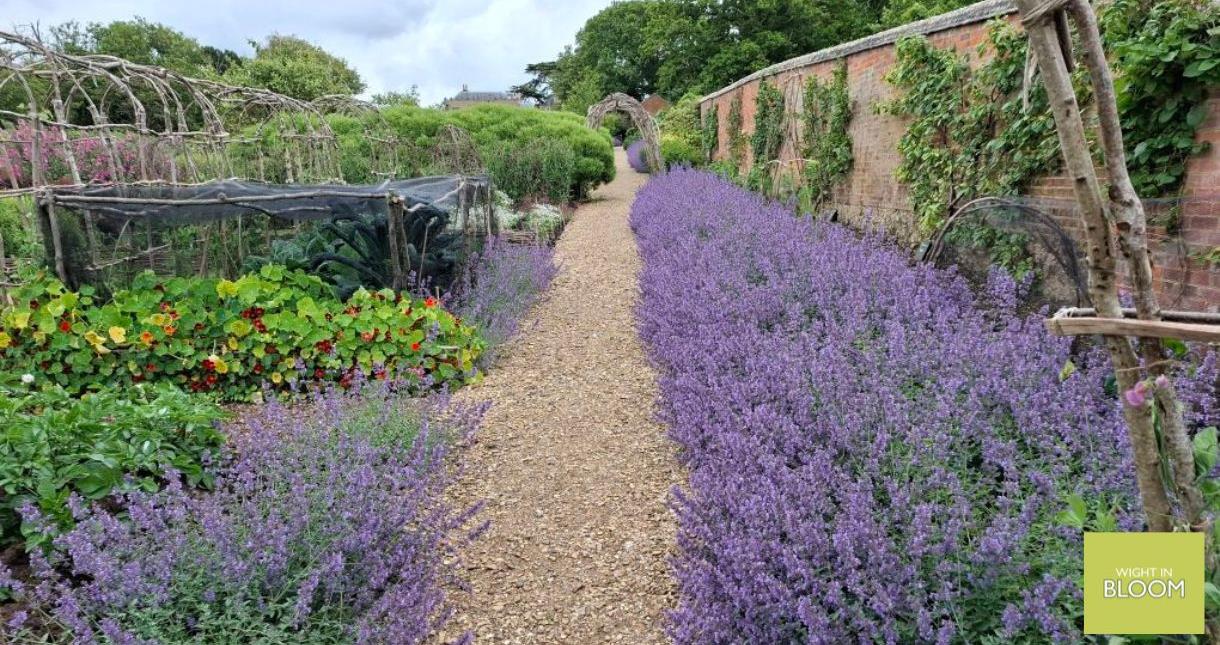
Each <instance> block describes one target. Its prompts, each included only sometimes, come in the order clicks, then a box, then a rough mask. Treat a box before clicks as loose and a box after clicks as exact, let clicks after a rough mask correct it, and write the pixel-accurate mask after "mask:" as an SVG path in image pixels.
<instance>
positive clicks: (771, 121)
mask: <svg viewBox="0 0 1220 645" xmlns="http://www.w3.org/2000/svg"><path fill="white" fill-rule="evenodd" d="M783 142H784V93H783V92H781V91H780V90H779V88H778V87H776V86H774V85H772V84H771V83H768V82H767V81H766V80H763V81H760V82H759V84H758V95H757V96H756V97H755V98H754V134H753V135H751V137H750V148H751V150H753V152H754V165H755V166H759V167H762V168H763V169H764V171H765V170H767V166H768V164H770V163H771V162H772V161H775V160H776V159H778V158H779V149H780V146H781V145H782V144H783Z"/></svg>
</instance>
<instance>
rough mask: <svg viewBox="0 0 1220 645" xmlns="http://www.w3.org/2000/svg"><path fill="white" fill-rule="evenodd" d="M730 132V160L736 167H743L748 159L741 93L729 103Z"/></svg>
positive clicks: (728, 123)
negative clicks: (742, 129)
mask: <svg viewBox="0 0 1220 645" xmlns="http://www.w3.org/2000/svg"><path fill="white" fill-rule="evenodd" d="M725 125H726V126H727V127H728V132H729V161H730V162H731V163H732V166H733V168H734V169H738V168H741V166H742V164H743V163H745V160H746V144H747V143H748V142H747V141H746V135H745V134H744V133H743V132H742V131H741V127H742V118H741V94H735V95H734V96H733V100H732V101H731V102H730V103H729V116H728V122H727V123H725Z"/></svg>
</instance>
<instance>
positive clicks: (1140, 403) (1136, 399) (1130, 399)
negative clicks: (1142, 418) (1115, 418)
mask: <svg viewBox="0 0 1220 645" xmlns="http://www.w3.org/2000/svg"><path fill="white" fill-rule="evenodd" d="M1160 378H1165V377H1163V376H1162V377H1160ZM1123 400H1124V401H1126V402H1127V405H1129V406H1131V407H1133V408H1142V407H1144V404H1145V403H1147V402H1148V382H1147V381H1140V382H1139V383H1136V384H1135V386H1134V387H1132V388H1131V389H1130V390H1127V391H1126V392H1123Z"/></svg>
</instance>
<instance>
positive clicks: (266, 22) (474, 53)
mask: <svg viewBox="0 0 1220 645" xmlns="http://www.w3.org/2000/svg"><path fill="white" fill-rule="evenodd" d="M609 4H610V0H485V1H483V2H476V1H473V0H383V1H378V0H296V1H294V2H286V1H284V0H275V1H272V2H259V1H257V0H190V1H182V0H170V1H169V2H166V1H165V0H109V1H105V2H103V1H93V2H89V1H82V0H0V21H2V22H0V24H2V25H3V27H4V28H5V29H12V28H13V27H14V26H15V25H25V24H31V23H39V24H41V25H43V26H50V25H54V24H58V23H61V22H65V21H68V20H76V21H78V22H82V23H87V22H93V21H98V22H108V21H111V20H118V19H127V18H131V17H133V16H142V17H144V18H147V19H149V20H151V21H153V22H160V23H164V24H167V25H169V26H171V27H174V28H175V29H178V30H179V31H182V32H184V33H186V34H187V35H189V36H193V37H195V38H196V39H198V40H199V41H200V42H202V43H204V44H209V45H213V46H218V47H223V48H227V49H232V50H234V51H237V52H239V53H242V54H245V55H248V54H251V53H252V50H251V48H250V46H249V44H248V42H247V41H249V40H251V39H255V40H261V39H262V38H263V37H264V36H266V35H268V34H270V33H273V32H274V33H281V34H291V35H296V36H301V37H303V38H305V39H307V40H310V41H313V42H315V43H318V44H319V45H322V46H323V47H325V48H326V49H327V50H329V51H331V52H333V53H335V54H338V55H339V56H341V57H342V58H344V59H346V60H347V61H348V62H349V63H351V64H352V66H354V67H355V68H356V70H357V71H359V72H360V75H361V76H362V77H363V78H364V80H365V82H366V83H368V86H369V92H370V93H373V92H380V91H385V90H405V89H407V88H409V87H411V86H412V85H418V86H419V92H420V97H421V99H422V101H423V103H424V104H425V105H430V104H433V103H438V102H440V100H441V99H443V98H445V97H447V96H450V95H452V94H453V93H454V92H456V91H457V90H459V89H460V88H461V86H462V84H463V83H465V84H468V85H469V86H470V89H472V90H476V89H477V90H505V89H507V88H508V86H510V85H514V84H516V83H520V82H521V81H523V80H525V79H526V78H527V76H526V75H525V73H524V71H523V70H524V68H525V65H526V64H527V63H532V62H537V61H540V60H549V59H551V58H553V57H554V56H555V54H557V53H558V52H559V51H560V50H562V49H563V47H564V45H567V44H570V43H571V42H572V40H573V38H574V37H575V35H576V31H577V30H578V29H579V28H580V26H581V25H582V24H584V21H585V20H586V19H588V18H589V17H590V16H592V15H593V14H595V13H597V11H599V10H600V9H602V8H603V7H605V6H607V5H609Z"/></svg>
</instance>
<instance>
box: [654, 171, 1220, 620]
mask: <svg viewBox="0 0 1220 645" xmlns="http://www.w3.org/2000/svg"><path fill="white" fill-rule="evenodd" d="M631 223H632V226H633V228H634V230H635V231H636V233H637V235H638V238H639V242H640V251H641V255H642V257H643V260H644V269H643V272H642V274H641V278H640V281H641V290H642V303H641V309H640V330H641V335H642V337H643V338H644V340H645V342H646V344H647V345H648V347H649V349H650V352H651V354H652V357H653V358H654V360H655V361H656V363H657V365H658V366H659V368H660V370H661V375H662V376H661V379H660V388H661V393H662V398H663V405H662V410H663V416H664V418H665V420H666V421H667V423H668V425H669V427H670V434H671V436H672V437H673V438H674V439H675V440H676V441H677V442H678V443H679V444H680V445H681V446H682V448H683V450H684V452H683V455H684V458H685V460H686V462H687V466H688V468H689V472H690V484H689V489H688V490H686V491H683V492H681V493H680V494H679V495H677V497H676V499H675V507H676V512H677V514H678V518H679V536H678V543H679V548H680V553H679V555H678V557H677V559H676V563H675V570H676V575H677V578H678V581H679V601H678V606H677V609H676V610H675V611H674V612H673V613H672V614H671V616H670V620H671V624H670V633H671V636H672V637H673V639H674V640H675V641H676V642H678V643H736V642H752V643H781V642H783V643H787V642H819V643H838V642H887V643H914V642H941V643H947V642H1037V643H1044V642H1052V641H1058V642H1079V641H1080V640H1081V638H1082V636H1081V633H1080V632H1081V623H1080V615H1081V594H1080V589H1079V583H1080V574H1081V561H1080V553H1081V545H1080V542H1081V534H1080V532H1079V529H1076V528H1069V527H1067V526H1064V525H1061V524H1060V523H1059V522H1058V521H1057V516H1058V515H1059V514H1060V512H1061V511H1062V510H1063V509H1064V508H1065V507H1066V504H1065V499H1066V498H1067V497H1068V496H1069V495H1079V496H1080V497H1082V498H1083V499H1086V500H1089V503H1090V504H1092V505H1094V507H1095V508H1097V509H1098V510H1099V512H1102V513H1104V514H1106V515H1108V516H1109V517H1111V518H1112V520H1111V524H1112V525H1113V526H1115V527H1118V528H1121V529H1123V530H1132V529H1139V528H1140V527H1141V526H1142V513H1141V512H1140V511H1139V502H1138V498H1137V494H1136V492H1135V490H1134V481H1133V478H1132V477H1131V475H1130V473H1131V472H1132V468H1131V463H1130V461H1131V456H1130V449H1129V446H1128V442H1127V439H1126V433H1125V430H1124V426H1123V422H1122V417H1121V414H1120V408H1119V403H1118V402H1117V400H1116V398H1115V394H1114V392H1113V390H1112V381H1111V380H1110V379H1109V378H1108V377H1109V376H1110V370H1109V366H1108V363H1107V361H1105V358H1104V356H1103V355H1101V354H1100V353H1096V352H1094V353H1087V354H1085V355H1083V356H1073V355H1072V354H1071V353H1070V346H1071V342H1070V340H1069V339H1065V338H1057V337H1053V336H1050V335H1049V334H1048V333H1047V332H1046V331H1045V329H1044V327H1043V323H1042V320H1041V317H1040V316H1034V317H1032V318H1027V319H1023V318H1020V317H1018V316H1017V315H1016V314H1015V313H1014V311H1015V309H1016V303H1017V298H1016V295H1015V294H1016V289H1017V286H1016V285H1015V283H1014V282H1013V281H1012V280H1011V279H1010V278H1008V277H1007V276H1005V275H1004V274H1000V273H996V274H995V275H994V276H993V278H992V280H991V283H990V285H989V288H988V290H987V292H986V293H984V294H982V295H981V296H979V297H978V299H976V297H975V296H974V294H973V293H972V292H971V291H970V289H969V287H968V286H967V285H966V283H965V282H964V280H962V279H961V278H959V277H957V276H956V275H954V274H953V273H952V272H945V271H940V270H936V269H935V268H933V267H929V266H926V265H918V266H910V265H908V264H907V262H906V260H905V258H904V256H903V254H902V253H900V252H899V251H898V250H897V249H894V248H892V247H890V246H888V245H886V244H883V243H881V242H880V241H879V240H877V239H869V238H866V239H860V238H857V237H855V236H854V235H853V234H852V233H850V232H849V231H847V230H846V229H844V228H841V227H838V226H835V225H832V224H827V223H811V222H810V221H808V220H801V219H797V218H794V217H792V214H791V212H790V211H788V210H786V209H785V208H784V207H782V206H780V205H778V204H775V203H768V202H766V201H764V200H763V199H762V198H761V197H758V196H755V195H751V194H749V193H747V192H745V191H743V190H741V189H739V188H735V187H733V186H731V185H730V184H728V183H726V182H725V181H723V180H722V179H720V178H718V177H716V176H714V175H710V174H705V173H699V172H695V171H691V170H677V171H671V172H670V173H668V174H666V175H662V176H661V177H659V178H656V179H654V180H653V181H652V182H650V183H649V184H648V185H647V186H645V187H644V188H643V189H642V190H641V192H640V193H639V195H638V197H637V199H636V202H635V204H634V206H633V209H632V214H631ZM1185 376H1189V377H1190V378H1185ZM1185 376H1184V377H1183V378H1182V379H1181V380H1182V381H1183V385H1185V386H1188V387H1186V389H1188V390H1190V391H1191V392H1193V394H1192V395H1190V396H1184V399H1186V400H1191V401H1194V400H1196V398H1198V397H1210V398H1213V399H1214V397H1215V392H1214V382H1215V378H1216V371H1215V361H1214V360H1213V359H1209V360H1208V361H1207V362H1205V363H1204V367H1202V368H1199V369H1198V370H1197V372H1195V373H1193V374H1188V375H1185ZM1209 381H1210V383H1209ZM1209 387H1210V389H1209ZM1192 397H1194V398H1192ZM1210 409H1211V414H1214V412H1215V408H1214V406H1213V407H1211V408H1210ZM1192 418H1193V419H1194V421H1195V422H1201V421H1206V420H1208V419H1205V418H1200V416H1199V408H1196V410H1195V411H1194V412H1193V413H1192ZM1211 420H1213V421H1214V418H1213V419H1211Z"/></svg>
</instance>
